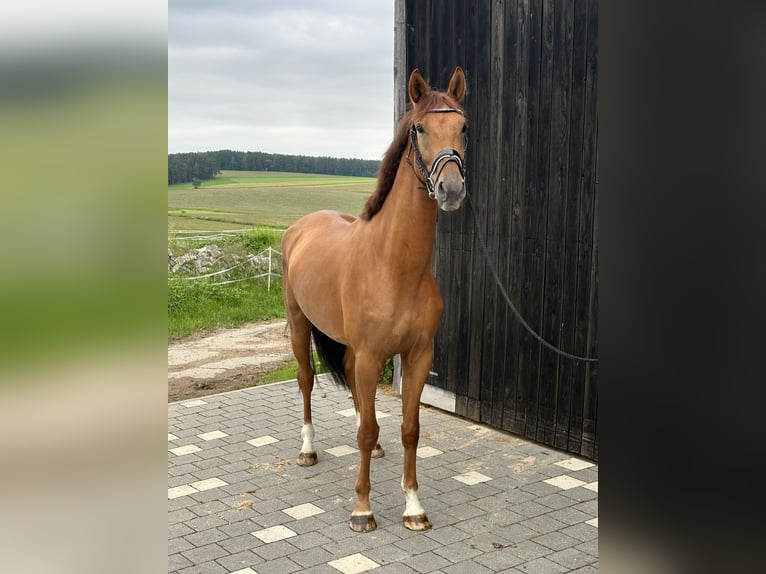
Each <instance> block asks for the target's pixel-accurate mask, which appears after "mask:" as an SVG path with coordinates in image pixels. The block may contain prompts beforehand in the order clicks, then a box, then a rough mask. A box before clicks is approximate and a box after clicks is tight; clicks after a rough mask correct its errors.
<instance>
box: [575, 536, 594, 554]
mask: <svg viewBox="0 0 766 574" xmlns="http://www.w3.org/2000/svg"><path fill="white" fill-rule="evenodd" d="M575 548H577V550H579V551H580V552H584V553H585V554H590V555H591V556H593V558H596V559H597V558H598V538H593V539H592V540H588V541H587V542H583V543H581V544H578V545H577V546H575Z"/></svg>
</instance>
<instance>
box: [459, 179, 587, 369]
mask: <svg viewBox="0 0 766 574" xmlns="http://www.w3.org/2000/svg"><path fill="white" fill-rule="evenodd" d="M466 199H467V200H468V207H469V208H470V210H471V215H472V216H473V223H474V226H475V228H476V237H478V239H479V245H480V246H481V250H482V251H483V252H484V258H485V259H486V260H487V267H489V270H490V272H491V273H492V276H493V277H494V278H495V283H497V287H498V289H500V293H501V294H502V295H503V299H505V302H506V303H508V307H510V309H511V311H512V312H513V314H514V315H516V318H517V319H518V320H519V322H520V323H521V324H522V325H523V326H524V328H525V329H526V330H527V331H528V332H529V334H530V335H532V336H533V337H534V338H535V339H537V340H538V341H539V342H540V344H541V345H542V346H543V347H545V348H547V349H550V350H551V351H553V352H554V353H557V354H559V355H561V356H562V357H566V358H567V359H573V360H575V361H585V362H587V363H597V362H598V359H594V358H590V357H580V356H579V355H573V354H572V353H567V352H566V351H562V350H561V349H559V348H558V347H556V346H555V345H552V344H551V343H549V342H548V341H546V340H545V339H543V338H542V337H541V336H540V335H538V334H537V332H536V331H535V330H534V329H533V328H532V327H530V326H529V323H527V322H526V321H525V320H524V317H522V316H521V313H519V311H518V310H517V309H516V307H515V306H514V304H513V302H512V301H511V298H510V297H509V296H508V292H507V291H506V290H505V287H503V284H502V282H501V281H500V276H499V275H498V273H497V270H496V269H495V266H494V265H493V263H492V260H491V259H490V258H489V251H488V250H487V246H486V244H485V243H484V238H483V237H482V236H481V230H480V229H479V220H478V218H477V217H476V212H475V211H474V209H473V202H472V201H471V196H470V195H468V194H467V193H466Z"/></svg>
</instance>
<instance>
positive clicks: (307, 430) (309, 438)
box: [301, 423, 314, 453]
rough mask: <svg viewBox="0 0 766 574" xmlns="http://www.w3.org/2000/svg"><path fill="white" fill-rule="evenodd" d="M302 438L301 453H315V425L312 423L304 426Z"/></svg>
mask: <svg viewBox="0 0 766 574" xmlns="http://www.w3.org/2000/svg"><path fill="white" fill-rule="evenodd" d="M301 438H302V439H303V447H301V452H305V453H309V452H314V442H313V441H314V425H312V424H311V423H308V424H305V425H303V428H301Z"/></svg>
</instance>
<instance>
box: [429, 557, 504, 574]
mask: <svg viewBox="0 0 766 574" xmlns="http://www.w3.org/2000/svg"><path fill="white" fill-rule="evenodd" d="M441 570H442V572H444V574H493V573H494V571H493V570H491V569H490V568H487V567H486V566H483V565H481V564H479V563H477V562H474V561H472V560H466V561H465V562H460V563H459V564H452V565H451V566H445V567H444V568H442V569H441Z"/></svg>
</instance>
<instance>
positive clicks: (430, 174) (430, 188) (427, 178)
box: [407, 108, 467, 199]
mask: <svg viewBox="0 0 766 574" xmlns="http://www.w3.org/2000/svg"><path fill="white" fill-rule="evenodd" d="M452 112H454V113H458V114H460V115H463V116H464V115H465V114H464V113H463V111H462V110H460V109H458V108H431V109H429V110H426V113H435V114H444V113H452ZM464 137H465V136H464ZM410 139H411V141H412V151H414V152H415V165H416V166H417V168H418V171H420V176H421V177H422V183H424V184H425V189H426V191H427V192H428V197H430V198H431V199H436V188H435V183H434V182H436V181H438V179H439V176H441V173H442V171H443V170H444V167H445V166H446V165H447V164H448V163H450V162H453V163H455V164H457V167H458V169H459V170H460V177H461V179H462V181H463V182H465V163H463V158H462V157H460V153H459V152H458V151H457V150H456V149H446V148H445V149H443V150H441V151H440V152H439V153H437V154H436V156H435V157H434V159H433V161H432V162H431V168H430V169H426V166H425V163H424V162H423V156H422V155H421V154H420V149H419V148H418V134H417V129H416V127H415V126H414V125H413V126H412V128H410ZM466 142H467V138H466ZM407 162H408V163H409V164H410V166H412V169H413V171H414V170H415V167H414V166H413V165H412V162H411V161H410V158H409V157H407ZM416 175H417V173H416Z"/></svg>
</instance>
